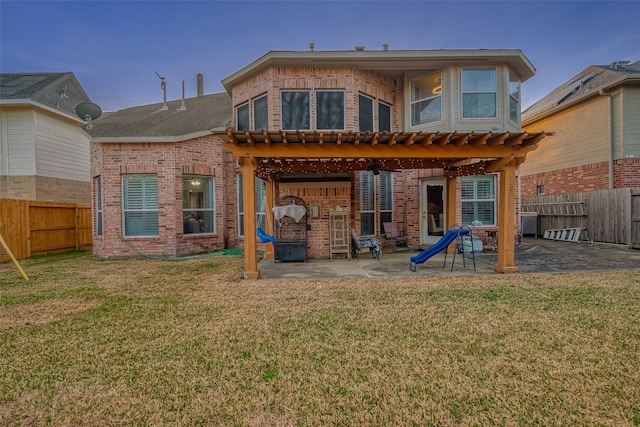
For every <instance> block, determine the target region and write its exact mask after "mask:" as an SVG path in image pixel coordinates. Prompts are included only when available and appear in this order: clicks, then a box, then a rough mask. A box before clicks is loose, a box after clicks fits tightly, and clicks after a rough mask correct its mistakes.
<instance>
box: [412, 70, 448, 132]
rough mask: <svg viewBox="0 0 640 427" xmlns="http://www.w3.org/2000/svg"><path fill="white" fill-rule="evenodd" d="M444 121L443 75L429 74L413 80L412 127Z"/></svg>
mask: <svg viewBox="0 0 640 427" xmlns="http://www.w3.org/2000/svg"><path fill="white" fill-rule="evenodd" d="M441 120H442V74H441V73H440V71H436V72H433V73H429V74H427V75H424V76H420V77H418V78H415V79H413V80H411V126H418V125H424V124H429V123H434V122H439V121H441Z"/></svg>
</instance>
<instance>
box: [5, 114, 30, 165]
mask: <svg viewBox="0 0 640 427" xmlns="http://www.w3.org/2000/svg"><path fill="white" fill-rule="evenodd" d="M1 121H2V131H1V132H0V135H1V138H2V141H1V143H0V146H1V148H2V155H1V158H2V175H3V176H23V175H35V174H36V168H35V157H36V153H35V147H34V143H33V141H34V132H33V122H34V118H33V112H32V111H29V110H17V111H6V110H5V111H2V118H1Z"/></svg>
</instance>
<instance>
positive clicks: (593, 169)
mask: <svg viewBox="0 0 640 427" xmlns="http://www.w3.org/2000/svg"><path fill="white" fill-rule="evenodd" d="M539 185H544V194H562V193H576V192H580V191H592V190H603V189H607V188H609V163H608V162H599V163H593V164H590V165H584V166H576V167H572V168H566V169H560V170H555V171H549V172H543V173H539V174H535V175H526V176H523V177H522V195H523V196H536V195H538V193H537V187H538V186H539Z"/></svg>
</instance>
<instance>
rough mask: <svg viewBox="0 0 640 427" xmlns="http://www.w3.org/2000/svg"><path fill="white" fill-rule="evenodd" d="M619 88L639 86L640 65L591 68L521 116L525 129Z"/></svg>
mask: <svg viewBox="0 0 640 427" xmlns="http://www.w3.org/2000/svg"><path fill="white" fill-rule="evenodd" d="M623 84H640V61H636V62H634V63H629V61H620V62H614V63H612V64H610V65H591V66H589V67H587V68H586V69H584V70H583V71H581V72H580V73H578V74H577V75H575V76H573V77H572V78H570V79H569V80H567V81H566V82H565V83H563V84H562V85H560V86H558V87H557V88H555V89H554V90H552V91H551V92H549V93H548V94H547V95H546V96H544V97H543V98H542V99H540V100H539V101H538V102H536V103H535V104H533V105H532V106H530V107H529V108H527V109H526V110H525V111H524V112H523V113H522V124H523V125H528V124H531V123H532V122H535V121H537V120H540V119H542V118H544V117H547V116H549V115H551V114H554V113H556V112H558V111H561V110H564V109H566V108H569V107H571V106H573V105H575V104H577V103H579V102H582V101H584V100H586V99H588V98H591V97H594V96H598V95H599V94H600V91H601V90H602V91H608V90H611V89H613V88H615V87H617V86H620V85H623Z"/></svg>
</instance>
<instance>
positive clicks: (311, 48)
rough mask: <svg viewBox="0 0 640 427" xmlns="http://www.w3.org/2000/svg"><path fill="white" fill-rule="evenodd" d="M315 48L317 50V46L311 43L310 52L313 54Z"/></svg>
mask: <svg viewBox="0 0 640 427" xmlns="http://www.w3.org/2000/svg"><path fill="white" fill-rule="evenodd" d="M315 48H316V45H315V44H313V42H311V43H309V50H310V51H311V52H313V50H314V49H315Z"/></svg>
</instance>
